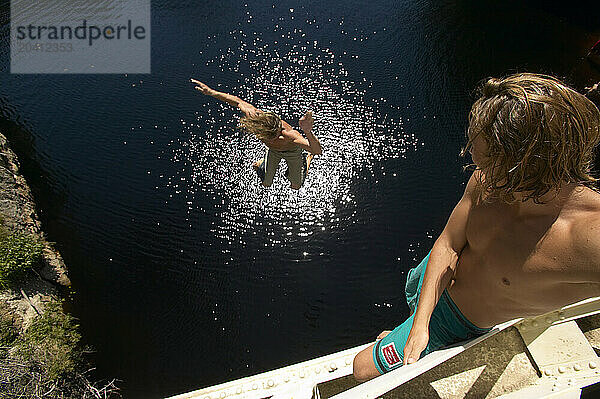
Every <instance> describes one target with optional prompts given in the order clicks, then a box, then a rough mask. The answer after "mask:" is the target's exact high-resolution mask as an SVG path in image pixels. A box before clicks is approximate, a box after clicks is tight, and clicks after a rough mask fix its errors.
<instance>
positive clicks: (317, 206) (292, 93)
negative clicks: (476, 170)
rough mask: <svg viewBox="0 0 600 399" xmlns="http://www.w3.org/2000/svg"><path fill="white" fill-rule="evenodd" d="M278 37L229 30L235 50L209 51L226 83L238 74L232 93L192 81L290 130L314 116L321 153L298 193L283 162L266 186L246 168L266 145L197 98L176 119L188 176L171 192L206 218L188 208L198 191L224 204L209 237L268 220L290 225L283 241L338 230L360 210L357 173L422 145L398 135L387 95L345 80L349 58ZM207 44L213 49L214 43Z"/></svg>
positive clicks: (271, 239)
mask: <svg viewBox="0 0 600 399" xmlns="http://www.w3.org/2000/svg"><path fill="white" fill-rule="evenodd" d="M291 11H292V10H290V12H291ZM275 29H276V30H279V29H281V28H280V27H279V26H276V27H275ZM284 33H285V35H282V37H284V39H285V40H281V41H280V42H275V41H273V42H270V43H269V42H267V41H266V40H263V39H262V37H261V36H262V35H261V33H257V32H251V33H246V32H244V31H242V30H235V31H232V32H230V38H232V39H234V40H235V41H236V42H237V45H236V46H233V47H234V48H232V47H231V46H230V47H227V48H222V49H218V48H216V49H214V50H215V51H213V52H212V53H213V54H218V55H216V56H214V57H213V58H210V59H205V60H204V62H205V64H206V65H207V66H210V65H217V66H218V68H219V69H220V70H221V71H222V72H223V73H224V74H228V75H229V76H231V74H232V73H233V74H237V75H238V76H239V79H237V82H235V83H233V84H232V87H225V85H219V83H220V82H219V79H218V78H219V77H218V76H215V77H214V78H212V77H211V76H202V73H201V71H199V72H198V74H197V75H196V76H195V77H196V78H198V79H200V80H203V81H205V83H207V84H208V85H209V86H213V87H215V88H216V89H218V90H223V91H228V92H230V93H232V94H235V95H237V96H239V97H241V98H243V99H245V100H246V101H248V102H251V103H252V104H254V105H255V106H257V107H258V108H260V109H262V110H268V111H274V112H276V113H277V114H279V115H281V116H282V117H283V119H285V120H287V121H288V122H289V123H290V124H291V125H292V126H294V127H295V128H298V119H299V118H300V117H301V116H302V115H303V114H304V112H305V111H306V110H312V111H313V115H314V119H315V129H314V132H315V134H316V136H317V137H318V138H319V140H320V141H321V144H322V147H323V155H321V156H317V157H315V160H314V161H313V164H312V165H311V167H310V171H309V174H308V177H307V180H306V182H305V184H304V187H303V188H302V189H301V190H299V191H298V192H296V191H293V190H291V189H290V188H289V182H287V180H286V179H285V178H284V176H283V172H284V170H285V169H286V167H285V162H283V161H282V163H281V164H280V168H279V170H278V173H277V176H276V177H275V180H274V184H273V185H272V186H271V187H270V188H268V189H266V188H263V187H262V186H261V185H260V184H259V181H258V178H257V176H256V174H255V173H254V171H253V170H252V169H251V167H250V166H251V164H252V162H254V161H256V160H257V159H260V158H262V157H263V154H264V147H263V145H262V144H260V143H259V142H257V140H256V139H254V138H252V137H249V136H247V135H245V134H243V133H241V132H239V131H238V130H236V125H237V122H238V120H239V113H238V112H236V111H235V110H234V109H232V108H231V107H230V106H228V105H226V104H223V103H220V102H218V101H217V100H215V99H212V98H210V97H204V98H198V104H199V105H198V107H199V109H198V112H197V113H196V115H195V118H193V119H190V120H184V119H182V120H181V130H182V132H181V134H180V135H179V137H180V138H179V139H177V140H175V141H174V143H173V144H174V145H173V146H172V148H173V150H172V156H171V158H172V161H173V162H175V163H179V164H180V165H181V166H180V169H181V170H180V172H179V173H178V175H179V174H180V173H181V174H186V175H188V176H189V178H188V179H185V180H183V179H180V177H181V176H173V177H172V178H170V179H168V186H170V187H178V186H179V185H184V188H183V190H182V194H183V195H185V197H186V200H187V202H188V203H189V202H191V203H192V204H193V205H190V207H189V211H190V212H191V211H194V210H195V209H200V210H202V211H205V209H204V208H201V206H200V205H199V204H197V203H196V202H195V201H194V198H195V196H196V194H197V193H198V192H199V191H203V192H205V193H206V194H207V195H206V196H207V197H213V198H215V199H217V198H218V200H217V201H218V202H220V204H218V203H217V204H216V205H215V207H214V208H215V209H216V211H217V213H218V214H219V215H218V216H219V220H220V222H219V223H218V225H217V226H215V228H214V232H215V234H216V235H217V236H219V237H222V238H223V239H224V240H226V241H230V240H235V241H237V240H239V239H240V237H242V236H244V235H245V234H248V233H249V232H250V231H253V230H255V229H259V230H260V229H261V228H262V229H264V228H265V226H264V223H267V224H268V225H269V227H270V225H272V224H273V223H275V224H276V225H281V226H283V223H284V222H287V226H286V227H285V230H286V233H285V234H284V235H286V236H288V237H289V236H290V235H292V236H297V237H306V236H310V235H312V234H313V233H315V232H322V231H323V230H325V226H329V225H331V224H332V223H340V222H339V214H338V212H339V209H340V207H344V208H346V209H354V210H356V209H357V208H358V207H359V206H360V204H357V203H356V201H355V197H354V194H353V190H352V189H351V188H352V185H353V184H354V183H355V182H356V181H358V180H359V179H360V178H361V176H362V175H363V174H365V173H367V174H372V173H373V172H372V171H373V166H374V165H375V164H376V163H379V162H381V161H383V160H385V159H389V158H398V157H403V156H404V155H405V154H406V152H407V151H415V150H416V149H417V144H419V143H418V141H417V139H416V137H415V136H414V134H409V133H407V132H405V131H404V129H403V122H402V118H401V117H400V116H399V112H400V108H401V107H394V106H392V105H389V104H388V103H387V101H386V100H385V99H383V98H376V99H372V98H368V97H367V95H366V90H367V89H368V88H369V87H370V82H368V80H367V79H365V78H362V77H361V78H360V80H359V81H358V82H357V81H353V80H352V79H350V78H349V75H350V74H349V71H348V70H347V69H346V67H345V66H344V62H343V61H344V60H350V59H352V57H354V55H352V54H348V55H345V54H342V55H340V54H334V53H333V52H332V51H331V50H330V49H328V48H324V47H321V46H320V45H319V43H318V42H317V41H315V40H310V38H308V37H306V35H305V33H304V32H302V30H301V29H298V28H295V29H292V30H290V31H289V32H284ZM307 39H308V40H307ZM209 45H212V46H217V44H216V41H215V42H211V43H210V44H209ZM247 71H250V73H249V74H248V73H247ZM244 72H246V73H244ZM183 171H185V173H184V172H183ZM354 214H355V213H353V215H354ZM307 226H308V227H307ZM269 231H271V230H270V229H269ZM263 237H264V239H265V241H266V242H267V243H268V244H266V245H274V244H275V243H280V242H281V241H279V240H276V238H281V237H279V236H278V235H275V234H268V233H263Z"/></svg>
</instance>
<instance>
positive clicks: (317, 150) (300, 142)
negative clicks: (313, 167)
mask: <svg viewBox="0 0 600 399" xmlns="http://www.w3.org/2000/svg"><path fill="white" fill-rule="evenodd" d="M283 123H284V127H286V128H289V129H291V126H290V125H288V124H287V123H286V122H283ZM298 123H299V124H300V128H301V129H302V131H303V132H304V134H306V138H304V137H302V135H301V134H300V133H298V132H296V131H295V130H294V132H296V134H295V137H294V144H296V145H297V146H299V147H301V148H303V149H305V150H306V151H308V152H310V153H312V154H315V155H319V154H321V153H322V152H323V149H322V148H321V143H320V142H319V139H317V137H316V136H315V135H314V134H313V132H312V128H313V123H314V120H313V117H312V111H307V112H306V114H304V116H303V117H302V118H300V121H299V122H298Z"/></svg>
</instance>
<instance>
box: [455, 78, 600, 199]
mask: <svg viewBox="0 0 600 399" xmlns="http://www.w3.org/2000/svg"><path fill="white" fill-rule="evenodd" d="M478 135H481V137H483V139H485V142H486V143H487V147H488V150H487V154H485V155H486V157H485V161H484V162H483V164H482V165H479V168H481V169H482V170H483V172H484V173H483V174H480V175H483V177H482V178H480V180H481V181H480V182H479V183H480V185H479V188H480V192H479V195H478V200H481V199H482V198H483V197H484V196H488V195H490V194H491V196H489V197H490V198H496V197H497V198H500V199H502V200H503V201H505V202H507V203H511V202H514V201H515V198H514V193H523V194H524V197H523V200H524V201H525V200H527V199H533V201H534V202H536V203H539V202H541V201H540V198H541V197H542V196H544V195H545V194H546V193H548V192H549V191H551V190H554V191H556V193H558V190H559V188H560V185H561V183H562V182H567V183H577V184H582V185H585V186H588V187H590V188H595V187H594V183H596V182H597V181H598V179H597V178H595V177H593V176H591V175H590V173H591V172H590V171H591V168H592V162H593V158H594V147H595V146H596V145H597V144H598V141H599V140H600V112H599V111H598V108H596V106H595V105H594V104H593V103H592V102H591V101H590V100H588V99H587V98H586V97H584V96H583V95H581V94H579V93H577V92H576V91H574V90H572V89H570V88H569V87H567V86H566V85H564V84H563V83H561V82H560V81H559V80H557V79H556V78H553V77H551V76H546V75H538V74H532V73H520V74H515V75H511V76H508V77H506V78H503V79H494V78H492V79H488V80H487V81H485V82H484V83H483V84H481V86H480V87H479V98H478V99H477V100H476V101H475V103H474V104H473V107H472V108H471V112H470V114H469V137H470V139H469V141H468V142H467V145H466V147H465V148H464V149H463V151H462V154H461V155H464V154H465V153H466V152H467V151H468V150H469V148H470V147H471V146H472V145H473V140H474V139H475V137H477V136H478Z"/></svg>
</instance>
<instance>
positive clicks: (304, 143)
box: [190, 79, 322, 190]
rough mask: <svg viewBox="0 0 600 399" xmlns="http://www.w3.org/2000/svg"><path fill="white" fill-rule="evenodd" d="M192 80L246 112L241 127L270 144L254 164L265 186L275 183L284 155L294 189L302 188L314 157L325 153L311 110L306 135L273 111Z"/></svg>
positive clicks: (303, 121)
mask: <svg viewBox="0 0 600 399" xmlns="http://www.w3.org/2000/svg"><path fill="white" fill-rule="evenodd" d="M190 81H191V82H192V83H194V84H195V85H196V86H195V87H194V88H195V89H196V90H199V91H200V92H201V93H202V94H206V95H209V96H212V97H214V98H216V99H218V100H221V101H224V102H226V103H227V104H230V105H233V106H234V107H237V108H239V109H240V111H242V112H243V113H244V117H242V119H241V120H240V126H241V128H242V129H244V130H246V131H247V132H248V133H251V134H254V135H255V136H256V138H257V139H259V140H260V141H262V142H263V143H264V144H265V145H266V146H267V149H266V154H265V157H264V158H263V159H260V160H258V161H256V162H254V164H253V165H252V167H253V168H254V170H255V171H256V173H257V174H258V177H259V178H260V180H261V182H262V184H263V186H265V187H269V186H270V185H271V184H273V177H275V172H277V167H278V166H279V162H280V161H281V159H282V158H283V159H285V161H286V163H287V166H288V169H287V171H286V172H285V175H286V177H287V179H288V180H289V181H290V183H291V188H293V189H294V190H298V189H300V187H302V184H304V180H305V178H306V175H307V173H308V168H309V167H310V162H311V160H312V158H313V156H314V155H319V154H321V152H322V150H321V143H319V140H318V139H317V137H316V136H315V135H314V134H313V132H312V128H313V117H312V112H311V111H307V112H306V114H305V115H304V116H303V117H302V118H300V121H299V124H300V128H301V129H302V130H303V131H304V134H305V135H306V138H305V137H303V136H302V135H301V134H300V133H299V132H298V131H297V130H294V129H293V128H292V126H290V124H289V123H287V122H286V121H284V120H281V118H279V116H277V115H276V114H274V113H273V112H263V111H261V110H259V109H256V108H255V107H254V106H253V105H252V104H249V103H247V102H246V101H244V100H242V99H240V98H239V97H236V96H233V95H231V94H226V93H221V92H219V91H216V90H213V89H211V88H210V87H208V86H207V85H205V84H204V83H202V82H200V81H198V80H196V79H190ZM302 150H306V151H308V152H309V153H310V155H309V156H308V157H306V156H305V155H304V153H303V152H302Z"/></svg>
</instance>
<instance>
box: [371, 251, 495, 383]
mask: <svg viewBox="0 0 600 399" xmlns="http://www.w3.org/2000/svg"><path fill="white" fill-rule="evenodd" d="M429 255H431V252H429V254H427V256H426V257H425V259H423V260H422V261H421V263H419V265H418V266H417V267H415V268H414V269H411V270H410V271H409V272H408V277H407V279H406V290H405V291H406V302H407V303H408V307H409V308H410V309H411V311H412V315H411V316H410V317H409V318H408V319H406V321H405V322H404V323H402V324H400V325H399V326H398V327H396V328H395V329H394V330H393V331H392V332H391V333H389V334H388V335H387V336H385V337H384V338H383V339H381V340H379V341H377V343H376V344H375V345H374V346H373V361H374V362H375V367H376V368H377V370H378V371H379V372H380V373H381V374H383V373H386V372H388V371H390V370H393V369H395V368H397V367H400V366H402V363H403V359H404V345H406V341H407V340H408V334H409V333H410V330H411V328H412V325H413V319H414V317H415V309H416V308H417V304H418V302H419V296H420V295H421V286H422V285H423V277H424V276H425V269H426V268H427V262H428V261H429ZM490 330H491V328H480V327H477V326H476V325H474V324H473V323H471V322H470V321H469V320H467V318H466V317H465V316H464V315H463V314H462V313H461V311H460V310H459V309H458V306H456V304H455V303H454V302H453V301H452V298H450V295H448V291H446V290H444V292H443V293H442V295H441V296H440V300H439V301H438V303H437V305H436V306H435V308H434V310H433V313H432V314H431V320H430V322H429V343H428V344H427V347H426V348H425V350H424V351H423V352H422V353H421V357H423V356H425V355H427V354H428V353H431V352H433V351H436V350H438V349H440V348H442V347H444V346H448V345H452V344H455V343H457V342H461V341H465V340H468V339H473V338H475V337H478V336H480V335H483V334H485V333H486V332H488V331H490Z"/></svg>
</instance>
